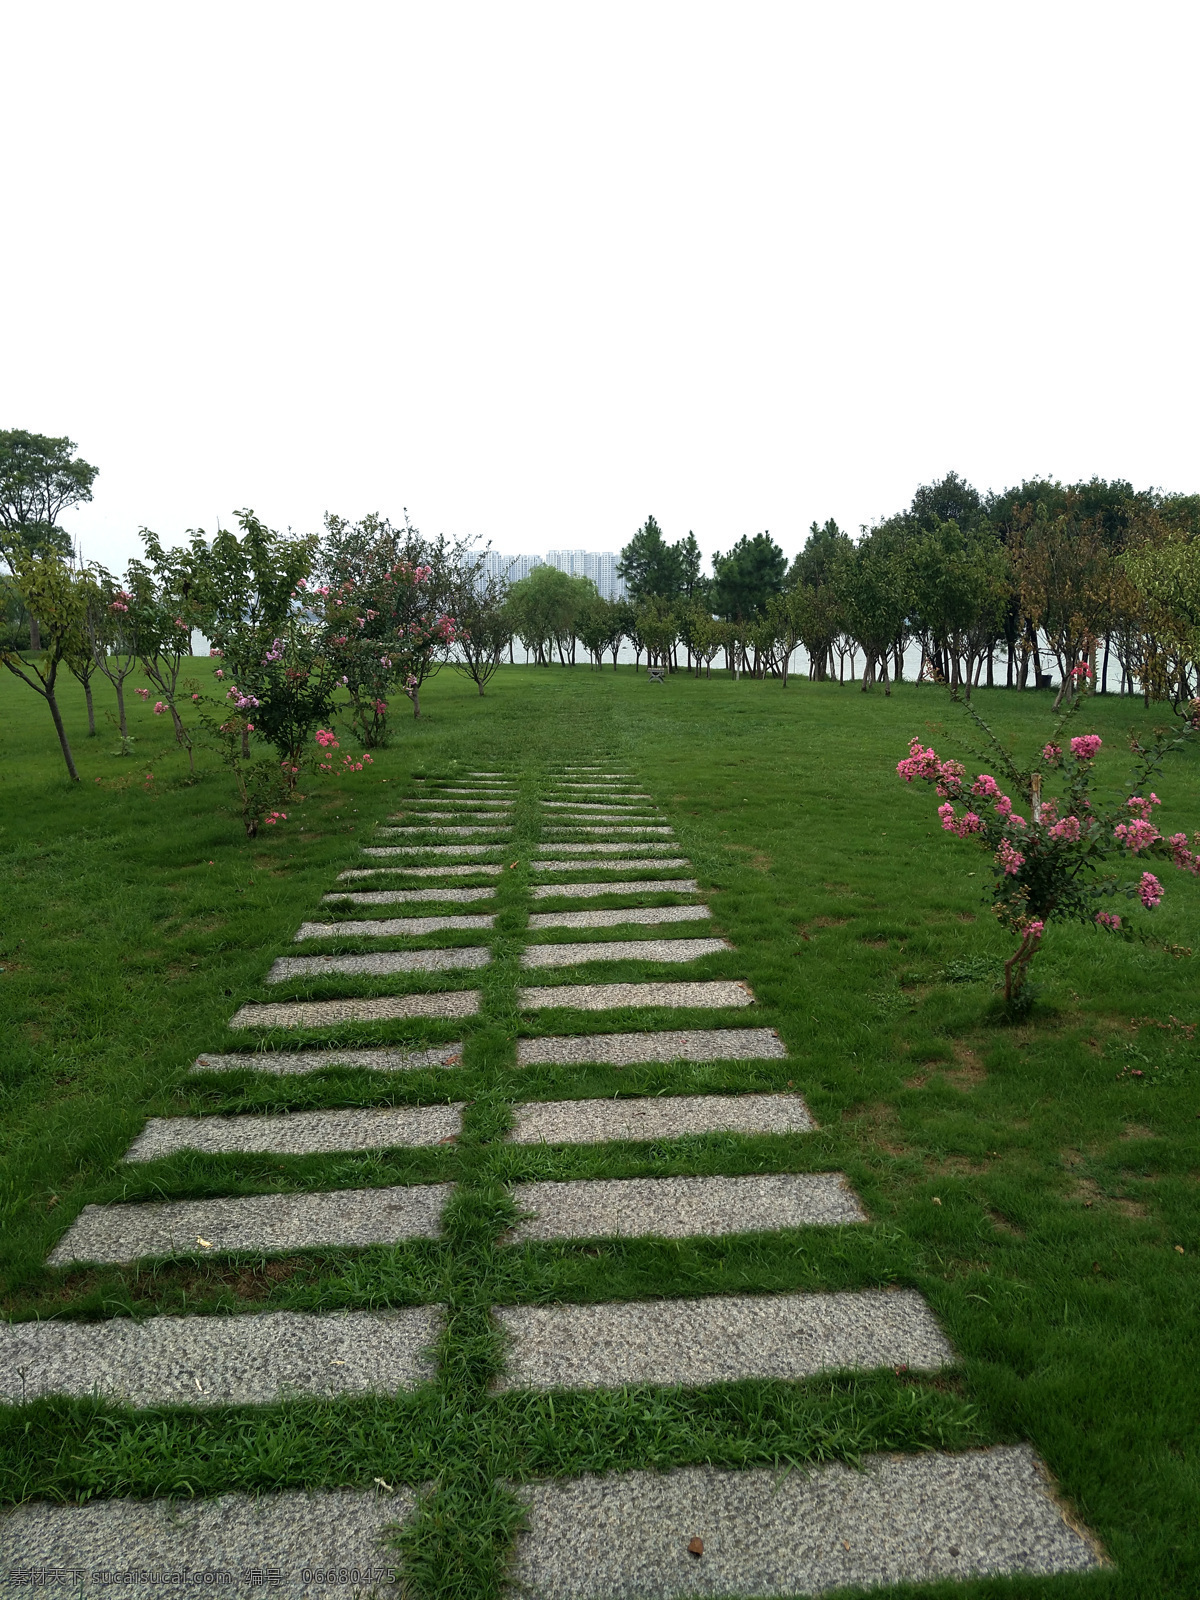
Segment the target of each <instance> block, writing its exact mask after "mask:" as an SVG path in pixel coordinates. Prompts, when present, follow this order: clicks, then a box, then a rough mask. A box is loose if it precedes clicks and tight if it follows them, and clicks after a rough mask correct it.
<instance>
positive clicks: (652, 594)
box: [617, 517, 699, 605]
mask: <svg viewBox="0 0 1200 1600" xmlns="http://www.w3.org/2000/svg"><path fill="white" fill-rule="evenodd" d="M690 537H691V535H689V538H690ZM692 543H693V544H695V540H694V539H693V540H692ZM697 554H699V547H698V546H697ZM685 560H686V556H685V552H684V548H683V546H682V545H671V544H668V543H667V541H666V540H665V539H664V538H663V532H662V529H661V528H660V527H659V525H658V523H657V522H656V521H655V519H654V518H653V517H647V518H646V520H645V522H644V523H643V524H642V526H641V527H640V528H639V529H638V531H637V532H636V533H635V534H634V536H633V538H632V539H631V540H630V541H629V543H628V544H627V545H625V546H624V548H623V549H622V551H621V558H620V560H619V561H618V562H617V574H618V576H619V577H621V578H623V579H624V580H625V587H626V589H627V590H628V593H629V598H630V600H632V601H633V603H634V604H635V605H640V604H641V603H642V601H644V600H650V599H668V600H670V599H674V597H675V596H676V595H677V594H679V593H680V591H681V590H682V589H683V587H684V567H685ZM697 570H698V569H697Z"/></svg>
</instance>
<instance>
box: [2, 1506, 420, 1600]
mask: <svg viewBox="0 0 1200 1600" xmlns="http://www.w3.org/2000/svg"><path fill="white" fill-rule="evenodd" d="M416 1503H417V1495H416V1493H415V1491H413V1490H408V1489H402V1488H399V1487H398V1488H397V1489H396V1491H395V1493H392V1494H385V1493H381V1492H380V1491H379V1490H374V1489H372V1490H366V1491H364V1490H361V1489H357V1490H355V1489H323V1490H320V1491H319V1492H317V1493H315V1494H306V1493H304V1492H289V1493H286V1494H264V1495H240V1494H226V1495H217V1496H214V1497H213V1498H211V1499H207V1500H206V1499H181V1500H170V1499H162V1500H145V1501H141V1500H92V1501H89V1502H87V1503H86V1504H84V1505H52V1504H48V1503H46V1502H36V1501H35V1502H32V1503H28V1504H25V1505H20V1506H16V1507H14V1508H13V1509H12V1510H11V1511H8V1512H5V1513H4V1514H3V1515H2V1516H0V1569H3V1570H4V1571H5V1572H32V1571H35V1570H36V1571H38V1572H54V1573H58V1572H61V1573H62V1574H63V1580H64V1581H65V1582H67V1583H69V1585H70V1590H69V1592H70V1594H71V1596H72V1600H74V1597H75V1596H82V1597H83V1600H99V1597H101V1596H111V1595H113V1594H114V1593H119V1594H121V1595H123V1596H127V1597H129V1600H152V1597H154V1596H159V1595H162V1594H163V1593H164V1591H167V1592H169V1589H170V1586H173V1585H174V1583H175V1581H176V1579H175V1575H178V1581H179V1583H180V1584H183V1583H186V1584H187V1585H188V1587H189V1589H190V1588H191V1586H193V1585H194V1586H195V1589H196V1591H197V1592H200V1591H203V1590H205V1589H210V1590H212V1591H214V1592H215V1593H217V1594H221V1595H235V1596H237V1597H238V1600H244V1597H246V1596H249V1595H261V1594H264V1593H265V1594H268V1595H275V1596H286V1597H287V1600H318V1597H319V1596H329V1595H336V1594H342V1593H344V1594H346V1595H348V1596H349V1595H362V1594H367V1593H373V1592H374V1591H375V1589H376V1587H378V1588H379V1591H380V1592H381V1593H384V1594H387V1593H391V1592H392V1591H393V1588H394V1579H395V1573H396V1552H395V1548H394V1545H393V1542H392V1540H391V1538H390V1537H389V1530H391V1529H394V1528H395V1527H396V1526H397V1525H399V1524H401V1523H404V1522H406V1521H407V1520H408V1519H409V1518H410V1517H411V1516H412V1514H413V1510H414V1508H415V1506H416ZM343 1573H344V1574H345V1577H344V1579H343V1577H342V1574H343ZM54 1582H55V1584H56V1585H57V1583H58V1579H55V1580H54ZM331 1585H332V1586H333V1587H331ZM339 1585H341V1587H338V1586H339ZM352 1586H353V1587H352ZM64 1592H66V1591H64Z"/></svg>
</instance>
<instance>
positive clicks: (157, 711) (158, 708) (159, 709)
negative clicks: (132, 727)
mask: <svg viewBox="0 0 1200 1600" xmlns="http://www.w3.org/2000/svg"><path fill="white" fill-rule="evenodd" d="M166 709H167V707H166V703H165V702H164V701H162V700H156V701H155V702H154V715H155V716H156V717H161V716H162V714H163V712H164V711H165V710H166Z"/></svg>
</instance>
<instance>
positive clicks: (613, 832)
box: [542, 817, 675, 839]
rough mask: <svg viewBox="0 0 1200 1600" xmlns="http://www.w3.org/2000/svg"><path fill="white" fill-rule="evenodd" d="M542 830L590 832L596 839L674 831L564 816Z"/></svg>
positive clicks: (671, 834)
mask: <svg viewBox="0 0 1200 1600" xmlns="http://www.w3.org/2000/svg"><path fill="white" fill-rule="evenodd" d="M542 831H543V832H544V833H590V834H593V835H594V836H595V837H596V838H597V839H612V838H615V837H616V836H617V835H618V834H622V833H643V834H651V833H653V834H659V835H664V836H667V837H670V836H673V834H674V832H675V830H674V829H673V828H657V827H653V826H650V825H647V826H645V827H638V828H614V827H611V826H609V825H608V824H607V823H605V824H604V825H601V824H600V822H599V821H598V820H597V821H596V822H595V823H591V822H568V821H567V819H566V818H565V817H564V818H563V819H562V821H561V822H556V823H555V824H554V825H553V826H551V825H550V824H547V825H546V827H545V828H544V829H543V830H542Z"/></svg>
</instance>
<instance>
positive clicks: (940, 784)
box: [937, 761, 967, 795]
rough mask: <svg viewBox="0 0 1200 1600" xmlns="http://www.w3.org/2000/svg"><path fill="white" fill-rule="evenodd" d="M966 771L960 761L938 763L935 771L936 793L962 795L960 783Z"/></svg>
mask: <svg viewBox="0 0 1200 1600" xmlns="http://www.w3.org/2000/svg"><path fill="white" fill-rule="evenodd" d="M966 771H967V769H966V768H965V767H964V766H963V764H962V762H961V761H939V762H938V769H937V792H938V793H939V794H940V795H958V794H961V793H962V781H963V778H964V777H965V776H966Z"/></svg>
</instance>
